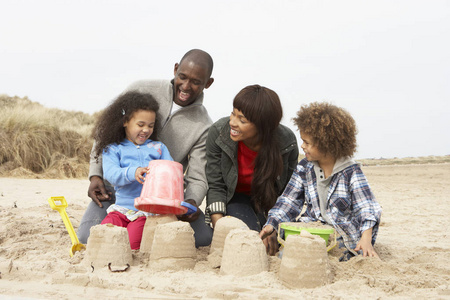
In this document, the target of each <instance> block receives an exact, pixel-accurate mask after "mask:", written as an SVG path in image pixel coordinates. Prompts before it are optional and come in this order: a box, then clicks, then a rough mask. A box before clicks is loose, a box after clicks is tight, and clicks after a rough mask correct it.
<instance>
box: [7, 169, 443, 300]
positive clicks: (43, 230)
mask: <svg viewBox="0 0 450 300" xmlns="http://www.w3.org/2000/svg"><path fill="white" fill-rule="evenodd" d="M363 170H364V172H365V174H366V175H367V177H368V179H369V182H370V185H371V187H372V189H373V191H374V193H375V196H376V197H377V199H378V200H379V202H380V204H381V205H382V207H383V215H382V222H381V226H380V231H379V236H378V239H377V244H376V246H375V249H376V251H377V252H378V253H379V255H380V258H381V259H380V260H378V259H373V258H362V257H357V258H353V259H352V260H350V261H349V262H344V263H339V262H337V261H336V260H335V259H334V258H333V257H331V258H328V260H329V268H330V269H329V270H330V275H331V276H330V278H332V279H331V282H330V283H328V284H326V285H323V286H319V287H315V288H300V289H291V288H288V287H286V286H285V285H284V284H283V283H282V281H281V280H280V278H279V268H280V263H281V260H280V259H279V258H276V257H269V259H268V262H269V269H268V271H263V272H260V273H258V274H254V275H249V276H237V275H236V276H235V275H233V274H226V275H224V274H221V272H220V268H212V267H211V266H210V264H209V263H208V260H207V257H208V254H209V250H210V249H209V247H204V248H200V249H197V250H195V251H196V253H195V255H196V257H195V265H194V267H193V268H192V269H182V270H171V271H154V270H151V268H150V267H149V264H148V263H147V262H146V259H145V257H144V256H143V254H142V253H139V252H137V251H133V253H132V256H133V262H132V264H131V265H130V267H129V268H128V269H127V270H126V271H125V272H112V271H111V270H109V269H108V268H107V267H96V268H95V269H93V268H92V267H90V266H88V265H86V264H85V263H84V262H85V260H84V258H85V254H86V253H85V252H86V251H85V252H76V254H75V256H74V257H72V258H71V257H70V255H69V249H70V248H71V245H72V244H71V240H70V237H69V235H68V233H67V230H66V228H65V226H64V224H63V222H62V219H61V217H60V215H59V213H58V212H56V211H53V210H52V209H51V208H50V206H49V205H48V203H47V198H48V197H50V196H61V195H62V196H65V198H66V200H67V202H68V204H69V206H68V208H67V209H66V211H67V214H68V215H69V217H70V220H71V222H72V224H73V226H74V227H75V228H77V227H78V225H79V222H80V219H81V217H82V214H83V212H84V210H85V208H86V206H87V204H88V203H89V201H90V199H89V198H88V197H87V187H88V181H87V180H44V179H18V178H0V224H1V226H0V272H1V273H0V298H20V299H23V298H26V299H74V298H75V297H83V298H88V299H90V298H94V297H102V299H113V298H114V299H117V298H131V299H136V298H139V299H141V298H145V299H199V298H203V299H300V298H302V299H330V298H345V299H358V298H370V299H376V298H394V299H396V298H397V299H410V298H416V299H422V298H428V299H450V286H449V284H450V283H449V282H450V237H449V233H448V230H449V228H450V218H449V212H450V193H449V192H448V187H449V186H450V164H434V165H433V164H430V165H404V166H370V167H369V166H366V167H364V168H363Z"/></svg>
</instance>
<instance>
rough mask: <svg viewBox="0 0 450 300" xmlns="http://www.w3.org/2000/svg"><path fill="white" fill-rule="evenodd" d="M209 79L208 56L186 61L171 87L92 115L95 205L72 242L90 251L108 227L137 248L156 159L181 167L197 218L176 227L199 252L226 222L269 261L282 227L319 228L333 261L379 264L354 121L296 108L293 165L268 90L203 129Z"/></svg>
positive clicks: (132, 91) (247, 93)
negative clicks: (329, 239)
mask: <svg viewBox="0 0 450 300" xmlns="http://www.w3.org/2000/svg"><path fill="white" fill-rule="evenodd" d="M212 71H213V59H212V58H211V56H210V55H209V54H208V53H207V52H205V51H203V50H199V49H193V50H190V51H188V52H187V53H186V54H185V55H184V56H183V57H182V59H181V60H180V61H179V62H178V63H175V66H174V70H173V72H174V78H173V79H172V80H141V81H137V82H135V83H133V84H131V85H130V86H129V87H128V88H127V89H126V90H125V91H124V92H123V93H122V94H121V95H119V96H118V97H117V98H116V99H115V100H114V101H113V102H112V103H111V104H110V105H109V106H108V107H106V108H105V110H104V111H103V112H102V113H101V116H100V117H99V120H98V122H97V124H96V126H95V128H94V132H93V138H94V146H93V149H92V153H91V160H90V172H89V180H90V185H89V189H88V195H89V197H90V198H92V200H93V201H92V202H91V203H90V204H89V206H88V207H87V209H86V212H85V213H84V215H83V218H82V220H81V222H80V226H79V228H78V233H77V234H78V238H79V240H80V242H82V243H87V240H88V238H89V233H90V228H91V227H92V226H94V225H98V224H106V223H111V224H114V225H117V226H122V227H126V228H127V230H128V234H129V239H130V245H131V248H132V249H139V247H140V243H141V239H142V232H143V228H144V224H145V221H146V219H147V218H148V217H151V214H150V213H147V212H144V211H139V210H137V209H136V208H135V207H134V199H135V198H137V197H139V195H140V193H141V190H142V184H143V183H144V181H145V178H146V174H147V172H149V170H148V167H147V166H148V164H149V162H150V161H152V160H157V159H164V160H173V161H176V162H179V163H181V164H182V165H183V171H184V183H185V184H184V188H185V194H184V199H185V200H184V201H185V202H187V203H189V204H191V205H193V206H195V207H197V208H198V209H197V211H196V212H195V213H192V214H186V215H180V216H177V217H178V219H179V220H181V221H186V222H189V223H190V225H191V227H192V228H193V230H194V237H195V245H196V247H202V246H207V245H209V244H210V243H211V240H212V236H213V232H214V226H215V225H216V222H217V221H218V220H219V219H220V218H222V217H224V216H233V217H236V218H238V219H240V220H242V221H243V222H244V223H245V224H247V225H248V227H249V228H250V229H252V230H256V231H258V232H259V234H260V237H261V239H262V241H263V243H264V245H265V246H266V249H267V252H268V253H269V254H270V255H275V254H276V253H277V251H278V248H279V244H278V242H277V229H278V225H279V224H280V223H282V222H292V221H301V222H316V221H320V222H322V223H323V224H329V225H331V226H333V227H334V228H335V230H336V232H337V233H338V236H339V238H338V241H339V246H340V247H341V248H342V249H343V252H344V255H343V256H342V260H347V259H349V258H351V257H353V256H356V255H358V254H359V255H363V256H375V257H377V256H378V255H377V253H376V251H375V250H374V247H373V246H374V243H375V240H376V237H377V231H378V227H379V224H380V217H381V207H380V205H379V204H378V202H377V201H376V200H375V197H374V195H373V193H372V192H371V189H370V187H369V184H368V182H367V179H366V177H365V176H364V174H363V172H362V170H361V168H360V165H359V164H358V163H356V162H355V161H354V160H353V158H352V157H353V155H354V153H355V151H356V146H357V144H356V133H357V128H356V124H355V121H354V119H353V118H352V116H351V115H350V114H349V113H348V112H347V111H346V110H345V109H343V108H340V107H337V106H335V105H332V104H330V103H327V102H313V103H309V104H305V105H302V106H301V107H300V109H299V111H298V112H297V116H296V117H295V118H294V119H293V121H294V123H295V125H296V127H298V130H299V132H300V137H301V140H302V141H301V146H300V147H301V149H302V150H303V152H304V154H305V158H304V159H302V160H300V162H299V161H298V157H299V148H298V144H297V139H296V137H295V135H294V133H293V132H292V131H291V130H290V129H289V128H288V127H286V126H284V125H282V124H280V121H281V119H282V117H283V110H282V106H281V102H280V99H279V97H278V95H277V93H276V92H275V91H273V90H271V89H269V88H267V87H264V86H260V85H257V84H255V85H250V86H246V87H244V88H243V89H242V90H241V91H239V92H238V93H237V95H236V96H235V98H234V100H233V107H230V110H231V114H230V115H229V116H227V117H224V118H222V119H220V120H218V121H217V122H215V123H213V122H212V120H211V118H210V117H209V115H208V112H207V110H206V108H205V107H204V105H203V99H204V93H203V92H204V90H205V89H208V88H209V87H210V86H211V85H212V84H213V82H214V79H213V77H212ZM204 199H206V208H205V210H204V211H202V210H201V209H200V208H199V206H200V205H201V203H202V201H203V200H204Z"/></svg>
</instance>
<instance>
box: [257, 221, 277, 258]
mask: <svg viewBox="0 0 450 300" xmlns="http://www.w3.org/2000/svg"><path fill="white" fill-rule="evenodd" d="M259 237H260V238H261V239H262V241H263V243H264V246H266V252H267V253H268V254H269V255H272V256H273V255H275V253H277V251H278V241H277V231H276V230H275V228H274V227H273V226H272V225H267V226H265V227H264V228H263V229H262V230H261V232H260V233H259Z"/></svg>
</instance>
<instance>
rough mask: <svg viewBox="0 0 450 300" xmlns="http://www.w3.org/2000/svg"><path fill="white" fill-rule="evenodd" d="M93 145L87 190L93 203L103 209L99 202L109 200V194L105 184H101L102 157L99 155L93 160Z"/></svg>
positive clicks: (93, 147)
mask: <svg viewBox="0 0 450 300" xmlns="http://www.w3.org/2000/svg"><path fill="white" fill-rule="evenodd" d="M95 144H96V142H95V141H94V145H93V146H92V150H91V155H90V160H89V180H90V184H89V188H88V196H89V197H90V198H91V199H92V201H94V202H95V203H96V204H97V205H98V206H99V207H103V205H102V203H101V201H107V200H110V198H111V196H110V193H108V192H107V190H106V188H105V183H104V182H103V178H102V177H103V169H102V156H101V155H100V156H99V157H98V159H96V158H95Z"/></svg>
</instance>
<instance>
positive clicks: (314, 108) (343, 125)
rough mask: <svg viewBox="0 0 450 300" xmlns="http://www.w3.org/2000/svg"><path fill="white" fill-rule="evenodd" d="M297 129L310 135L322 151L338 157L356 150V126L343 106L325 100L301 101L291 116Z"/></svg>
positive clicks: (350, 154) (351, 154)
mask: <svg viewBox="0 0 450 300" xmlns="http://www.w3.org/2000/svg"><path fill="white" fill-rule="evenodd" d="M292 120H293V121H294V123H295V125H297V127H298V129H299V131H302V132H304V133H306V134H307V135H309V136H310V137H311V138H312V142H313V144H314V146H316V147H317V148H318V150H319V151H320V152H322V153H323V154H329V155H332V156H333V157H334V158H336V159H338V158H341V157H346V156H353V154H354V153H355V152H356V134H357V133H358V130H357V128H356V123H355V120H354V119H353V117H352V116H351V115H350V113H349V112H347V111H346V110H345V109H343V108H341V107H337V106H335V105H332V104H330V103H326V102H313V103H310V104H309V105H302V107H301V108H300V110H299V111H298V112H297V117H296V118H293V119H292Z"/></svg>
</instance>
